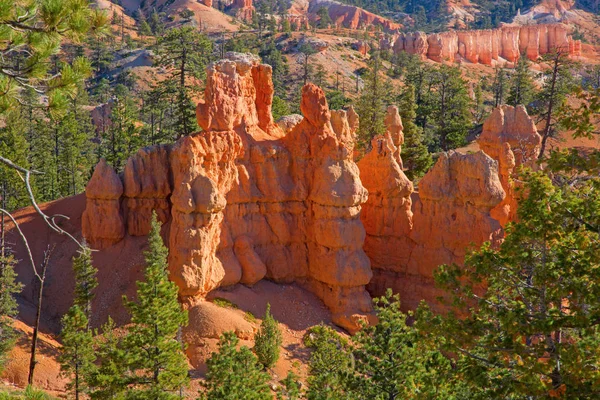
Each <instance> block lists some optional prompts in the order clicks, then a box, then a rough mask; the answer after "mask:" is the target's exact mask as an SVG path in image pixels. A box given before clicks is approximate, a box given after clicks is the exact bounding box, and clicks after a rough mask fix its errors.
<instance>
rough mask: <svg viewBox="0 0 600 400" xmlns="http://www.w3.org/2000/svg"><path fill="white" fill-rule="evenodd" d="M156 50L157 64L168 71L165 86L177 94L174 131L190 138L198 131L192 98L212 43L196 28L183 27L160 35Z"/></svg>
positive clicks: (197, 89)
mask: <svg viewBox="0 0 600 400" xmlns="http://www.w3.org/2000/svg"><path fill="white" fill-rule="evenodd" d="M159 49H160V57H159V59H158V62H157V64H158V65H159V66H162V67H165V68H169V69H170V70H171V76H170V78H169V79H168V80H167V81H166V84H167V85H170V88H172V89H174V90H175V92H176V94H177V96H176V107H175V109H176V120H177V124H178V127H177V128H178V129H177V131H178V132H179V134H180V135H181V136H185V135H190V134H192V133H193V132H194V131H196V128H197V124H196V117H195V115H196V114H195V104H193V102H192V96H194V95H195V94H197V93H199V89H200V88H199V86H198V85H197V83H196V81H197V80H198V79H202V78H204V75H205V73H206V65H207V64H208V62H209V61H210V58H211V54H212V50H213V47H212V42H211V41H210V40H209V39H208V38H207V37H206V36H205V35H204V34H202V33H200V32H198V31H197V30H196V29H194V28H192V27H189V26H183V27H179V28H173V29H170V30H169V31H167V33H166V34H165V35H164V36H161V37H160V40H159ZM168 87H169V86H168Z"/></svg>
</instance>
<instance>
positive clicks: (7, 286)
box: [0, 243, 22, 371]
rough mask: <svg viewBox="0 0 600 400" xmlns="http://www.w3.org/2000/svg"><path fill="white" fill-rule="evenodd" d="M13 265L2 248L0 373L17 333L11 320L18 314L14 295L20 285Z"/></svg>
mask: <svg viewBox="0 0 600 400" xmlns="http://www.w3.org/2000/svg"><path fill="white" fill-rule="evenodd" d="M0 244H1V245H3V243H0ZM15 264H16V262H15V259H14V258H13V257H12V256H11V255H9V254H8V253H7V252H6V249H5V248H4V246H3V248H2V254H0V371H2V369H3V367H4V364H5V362H6V356H7V353H8V352H9V351H10V350H11V349H12V348H13V346H14V344H15V341H16V339H17V332H16V331H15V330H14V328H13V319H14V318H16V317H17V313H18V304H17V300H16V298H15V295H16V294H18V293H20V292H21V289H22V285H21V284H20V283H18V282H17V274H16V273H15V269H14V266H15Z"/></svg>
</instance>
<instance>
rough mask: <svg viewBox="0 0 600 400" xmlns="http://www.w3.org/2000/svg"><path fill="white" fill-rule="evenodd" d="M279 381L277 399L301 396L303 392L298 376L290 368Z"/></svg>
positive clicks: (296, 399)
mask: <svg viewBox="0 0 600 400" xmlns="http://www.w3.org/2000/svg"><path fill="white" fill-rule="evenodd" d="M279 383H281V387H280V388H279V390H278V392H277V400H299V399H300V398H301V396H302V394H303V393H302V388H301V386H300V381H299V376H298V375H296V374H295V373H294V371H291V370H290V371H289V372H288V374H287V375H286V377H285V378H284V379H282V380H281V381H280V382H279Z"/></svg>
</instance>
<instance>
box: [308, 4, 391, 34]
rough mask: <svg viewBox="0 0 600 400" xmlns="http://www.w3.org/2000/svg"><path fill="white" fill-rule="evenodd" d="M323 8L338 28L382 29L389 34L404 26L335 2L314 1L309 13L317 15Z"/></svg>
mask: <svg viewBox="0 0 600 400" xmlns="http://www.w3.org/2000/svg"><path fill="white" fill-rule="evenodd" d="M322 7H325V8H326V9H327V11H328V12H329V17H330V18H331V20H332V21H333V25H335V26H336V27H340V28H348V29H359V28H360V29H363V28H365V29H368V30H374V29H377V28H381V30H382V31H383V32H388V33H393V32H397V31H398V30H399V29H400V28H402V24H398V23H396V22H393V21H392V20H389V19H387V18H384V17H382V16H380V15H377V14H373V13H372V12H370V11H367V10H365V9H362V8H360V7H357V6H352V5H349V4H344V3H341V2H338V1H335V0H313V1H311V2H310V5H309V8H308V12H309V13H310V14H312V15H316V13H317V11H319V9H320V8H322Z"/></svg>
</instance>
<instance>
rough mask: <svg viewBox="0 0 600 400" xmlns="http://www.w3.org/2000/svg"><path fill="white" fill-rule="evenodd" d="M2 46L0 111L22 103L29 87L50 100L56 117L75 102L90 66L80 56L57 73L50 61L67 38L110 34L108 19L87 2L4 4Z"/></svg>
mask: <svg viewBox="0 0 600 400" xmlns="http://www.w3.org/2000/svg"><path fill="white" fill-rule="evenodd" d="M0 13H1V14H2V20H1V21H0V26H1V28H2V29H0V42H1V43H3V45H2V53H3V54H4V55H5V57H6V60H5V62H3V67H2V68H1V69H0V87H2V93H3V94H2V96H0V111H2V112H4V111H6V110H8V109H10V108H12V107H13V106H17V105H18V104H23V103H24V100H25V98H24V96H25V95H26V92H27V90H24V89H25V88H33V89H35V91H36V93H37V95H38V96H40V95H42V94H44V95H46V96H47V98H46V101H47V105H48V107H49V109H50V111H51V112H52V113H55V112H56V113H59V112H60V109H61V108H62V107H63V106H65V105H66V104H67V101H68V99H69V98H73V96H74V92H75V91H76V89H77V86H78V84H79V83H80V82H81V81H82V80H83V79H85V78H87V77H88V76H89V73H90V69H89V63H88V62H87V60H86V59H85V58H84V57H78V58H76V59H75V60H73V62H72V63H69V64H63V65H62V66H61V67H60V68H59V69H58V70H53V69H54V66H53V63H52V62H51V59H52V58H53V57H55V55H56V54H58V53H59V50H60V48H61V42H62V40H63V39H64V38H65V37H69V38H70V40H71V41H72V42H79V41H81V40H82V39H84V38H85V36H86V35H87V34H88V33H90V32H91V33H95V34H100V33H101V32H104V31H105V30H106V26H107V18H106V15H105V14H104V13H103V12H102V11H100V10H97V9H93V8H91V7H90V5H89V4H88V3H87V2H85V1H80V0H61V1H50V0H42V1H21V2H4V3H2V4H1V5H0Z"/></svg>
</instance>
